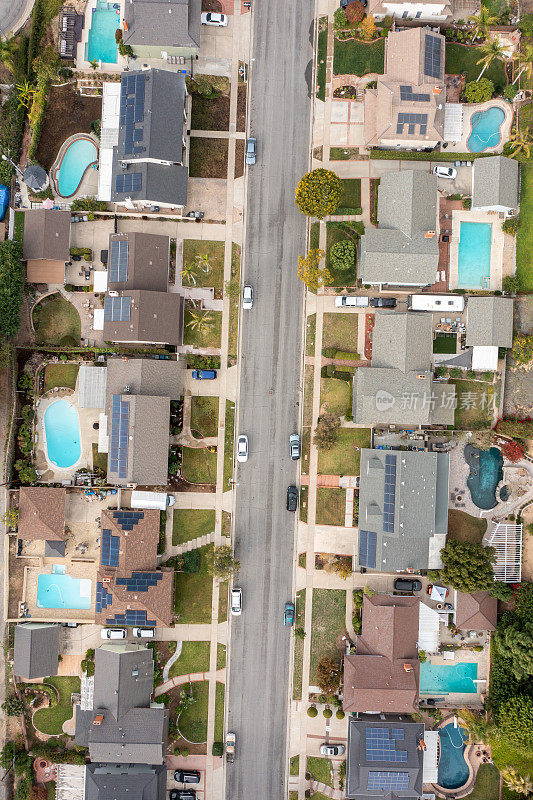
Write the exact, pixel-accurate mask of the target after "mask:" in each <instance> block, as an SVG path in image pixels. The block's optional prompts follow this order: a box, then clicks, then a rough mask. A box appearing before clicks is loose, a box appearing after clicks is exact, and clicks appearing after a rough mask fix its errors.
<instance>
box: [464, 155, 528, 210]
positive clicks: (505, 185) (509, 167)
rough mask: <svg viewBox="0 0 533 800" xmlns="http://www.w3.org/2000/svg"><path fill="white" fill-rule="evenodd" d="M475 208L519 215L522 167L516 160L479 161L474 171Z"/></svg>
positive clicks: (502, 158)
mask: <svg viewBox="0 0 533 800" xmlns="http://www.w3.org/2000/svg"><path fill="white" fill-rule="evenodd" d="M472 182H473V187H474V188H473V191H472V208H473V209H476V210H479V211H504V212H505V213H506V214H508V215H510V216H514V215H515V214H517V213H518V203H519V201H518V198H519V193H520V167H519V164H518V161H516V159H514V158H506V157H505V156H489V157H487V158H476V160H475V161H474V166H473V168H472Z"/></svg>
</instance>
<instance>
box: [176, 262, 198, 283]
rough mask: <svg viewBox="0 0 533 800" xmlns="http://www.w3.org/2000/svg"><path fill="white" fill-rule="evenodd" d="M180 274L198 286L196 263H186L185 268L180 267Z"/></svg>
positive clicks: (188, 281)
mask: <svg viewBox="0 0 533 800" xmlns="http://www.w3.org/2000/svg"><path fill="white" fill-rule="evenodd" d="M180 275H181V277H182V278H185V280H186V281H187V283H194V285H195V286H196V277H195V276H196V265H195V264H184V265H183V268H182V269H180Z"/></svg>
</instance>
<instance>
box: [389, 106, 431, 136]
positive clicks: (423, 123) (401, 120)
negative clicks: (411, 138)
mask: <svg viewBox="0 0 533 800" xmlns="http://www.w3.org/2000/svg"><path fill="white" fill-rule="evenodd" d="M427 122H428V115H427V114H405V113H404V112H401V113H400V114H398V120H397V125H396V133H403V126H404V125H408V126H409V127H408V133H410V134H413V133H415V125H420V135H421V136H425V135H426V132H427Z"/></svg>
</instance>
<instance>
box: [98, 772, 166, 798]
mask: <svg viewBox="0 0 533 800" xmlns="http://www.w3.org/2000/svg"><path fill="white" fill-rule="evenodd" d="M166 785H167V770H166V766H165V765H164V764H163V765H160V766H149V765H148V764H135V765H133V764H87V766H86V768H85V800H131V798H132V797H135V798H137V800H165V795H166Z"/></svg>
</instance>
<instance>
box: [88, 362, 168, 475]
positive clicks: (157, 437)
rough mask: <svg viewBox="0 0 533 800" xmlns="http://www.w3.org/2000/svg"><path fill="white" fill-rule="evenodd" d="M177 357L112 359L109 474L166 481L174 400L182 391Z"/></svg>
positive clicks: (109, 371)
mask: <svg viewBox="0 0 533 800" xmlns="http://www.w3.org/2000/svg"><path fill="white" fill-rule="evenodd" d="M182 373H183V367H182V365H181V363H180V362H178V361H170V360H169V361H159V360H158V361H156V360H154V359H150V358H128V359H122V358H110V359H108V361H107V380H106V418H105V422H104V427H105V429H106V434H105V436H103V437H102V440H103V446H105V447H107V451H108V454H109V455H108V461H107V479H108V481H109V482H110V483H112V484H115V485H118V486H127V485H139V486H166V484H167V478H168V449H169V420H170V401H171V399H172V400H177V398H178V397H179V396H180V394H183V377H182Z"/></svg>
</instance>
